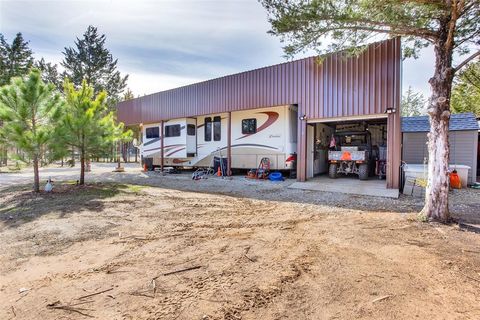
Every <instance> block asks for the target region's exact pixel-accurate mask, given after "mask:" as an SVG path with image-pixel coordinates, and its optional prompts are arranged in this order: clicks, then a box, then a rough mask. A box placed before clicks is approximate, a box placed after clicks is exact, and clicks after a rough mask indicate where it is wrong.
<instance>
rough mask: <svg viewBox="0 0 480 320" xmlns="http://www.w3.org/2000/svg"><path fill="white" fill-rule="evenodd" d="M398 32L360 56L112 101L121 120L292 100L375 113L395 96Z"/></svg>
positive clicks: (303, 106)
mask: <svg viewBox="0 0 480 320" xmlns="http://www.w3.org/2000/svg"><path fill="white" fill-rule="evenodd" d="M400 53H401V49H400V38H395V39H392V40H387V41H382V42H378V43H374V44H372V45H370V46H369V47H368V49H367V50H365V51H364V52H363V53H362V54H361V55H360V56H358V57H352V56H346V55H345V54H344V53H341V52H340V53H333V54H331V55H328V56H327V57H326V58H325V59H324V60H323V62H321V63H319V62H318V61H317V59H316V58H315V57H310V58H305V59H301V60H296V61H291V62H286V63H282V64H278V65H274V66H269V67H264V68H260V69H255V70H251V71H246V72H242V73H238V74H234V75H229V76H225V77H221V78H217V79H212V80H208V81H204V82H200V83H196V84H192V85H188V86H184V87H180V88H176V89H171V90H167V91H162V92H158V93H154V94H151V95H148V96H143V97H140V98H136V99H132V100H129V101H124V102H121V103H119V104H118V119H119V120H120V121H122V122H125V124H126V125H134V124H139V123H152V122H159V121H160V120H167V119H173V118H181V117H191V116H198V115H203V114H212V113H220V112H228V111H236V110H245V109H253V108H260V107H269V106H279V105H287V104H298V105H299V112H301V113H302V114H305V115H306V116H307V117H308V118H309V119H313V118H326V117H342V116H353V115H363V114H381V113H384V111H385V109H386V108H387V107H393V108H396V109H397V110H398V109H399V108H398V103H399V101H400V99H399V97H400V76H401V75H400V73H401V70H400V62H401V56H400Z"/></svg>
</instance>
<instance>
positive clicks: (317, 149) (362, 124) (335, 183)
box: [293, 117, 398, 197]
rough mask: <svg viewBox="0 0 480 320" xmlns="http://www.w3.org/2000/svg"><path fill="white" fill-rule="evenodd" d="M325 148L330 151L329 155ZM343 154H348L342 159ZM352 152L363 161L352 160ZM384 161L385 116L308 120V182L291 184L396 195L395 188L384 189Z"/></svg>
mask: <svg viewBox="0 0 480 320" xmlns="http://www.w3.org/2000/svg"><path fill="white" fill-rule="evenodd" d="M332 137H333V139H332ZM329 151H333V152H331V153H330V154H331V155H330V156H329ZM345 155H346V156H348V157H346V158H344V157H345ZM355 155H358V156H359V157H360V158H358V159H363V160H356V159H357V158H355ZM335 156H337V157H335ZM338 156H340V158H339V157H338ZM386 160H387V118H386V117H381V118H375V119H364V120H350V121H348V120H342V121H321V122H316V123H309V124H308V126H307V178H308V181H307V182H304V183H296V184H294V186H293V187H295V188H299V189H307V190H319V191H331V192H343V193H352V194H364V195H375V196H379V195H380V196H381V195H383V196H386V197H398V190H395V189H387V183H386V179H385V178H386V167H387V161H386ZM332 169H334V170H332ZM365 170H366V171H365ZM365 172H366V173H367V174H365ZM362 174H363V176H362ZM360 177H361V179H360Z"/></svg>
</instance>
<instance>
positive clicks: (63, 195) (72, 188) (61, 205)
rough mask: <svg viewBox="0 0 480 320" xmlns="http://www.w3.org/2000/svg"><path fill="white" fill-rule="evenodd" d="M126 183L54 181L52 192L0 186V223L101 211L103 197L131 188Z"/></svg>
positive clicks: (13, 223)
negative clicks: (50, 214)
mask: <svg viewBox="0 0 480 320" xmlns="http://www.w3.org/2000/svg"><path fill="white" fill-rule="evenodd" d="M131 188H132V186H129V185H126V184H110V183H108V184H102V183H96V184H89V185H84V186H77V185H74V184H56V185H55V188H54V192H52V193H46V192H44V191H42V192H40V193H34V192H32V191H31V188H30V187H25V186H17V187H11V188H8V189H3V190H0V199H1V200H0V223H3V226H4V227H13V228H15V227H18V226H20V225H22V224H24V223H28V222H31V221H34V220H36V219H38V218H40V217H41V216H43V215H46V214H49V213H53V212H56V213H58V214H59V215H58V218H63V217H64V216H65V215H68V214H69V213H74V212H79V211H82V210H91V211H98V212H100V211H102V210H103V209H104V207H105V204H104V203H103V201H101V200H103V199H107V198H111V197H113V196H115V195H117V194H119V193H121V192H124V191H126V190H129V189H131Z"/></svg>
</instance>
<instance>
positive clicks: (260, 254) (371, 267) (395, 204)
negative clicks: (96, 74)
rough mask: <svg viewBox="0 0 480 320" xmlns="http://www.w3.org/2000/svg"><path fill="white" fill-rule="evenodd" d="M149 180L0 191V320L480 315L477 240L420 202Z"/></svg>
mask: <svg viewBox="0 0 480 320" xmlns="http://www.w3.org/2000/svg"><path fill="white" fill-rule="evenodd" d="M138 179H143V178H138ZM130 180H132V179H130ZM133 180H135V179H133ZM149 181H150V184H153V185H155V186H149V187H142V186H136V185H131V184H127V183H119V182H116V183H114V184H110V183H100V184H92V185H90V186H88V187H77V186H73V185H57V187H56V191H55V193H53V194H40V195H33V194H32V193H31V192H30V191H28V190H26V189H25V188H20V187H16V188H10V189H8V190H2V191H0V198H1V199H0V248H1V250H0V274H1V277H0V296H1V297H2V298H1V299H0V319H87V318H90V317H94V318H97V319H414V318H419V319H425V318H428V319H480V234H478V233H476V232H471V231H467V230H465V229H464V228H461V227H460V226H459V225H458V224H452V225H439V224H427V223H422V222H419V221H417V219H416V214H415V212H416V211H417V210H418V208H419V206H421V200H418V199H417V200H416V199H410V198H405V197H402V198H400V199H393V200H392V199H377V198H371V197H360V196H348V195H335V194H329V193H319V192H306V191H300V190H288V191H286V188H284V186H283V185H282V184H278V185H274V184H261V183H253V182H252V183H250V184H245V183H243V182H242V183H243V184H241V182H238V181H223V180H218V181H214V180H213V179H212V180H210V181H200V182H196V183H194V184H192V182H191V181H189V182H188V183H187V182H186V181H188V180H182V179H157V180H155V181H156V182H155V183H151V181H152V180H149ZM134 182H137V181H136V180H135V181H134ZM213 191H215V192H216V193H213ZM479 199H480V193H479V192H478V191H476V190H467V191H465V192H463V193H458V194H453V195H452V201H451V202H452V212H453V214H454V216H455V217H456V218H457V219H459V220H465V221H466V220H468V222H471V221H473V222H474V223H477V222H478V220H480V217H479V215H480V200H479ZM185 269H190V270H185Z"/></svg>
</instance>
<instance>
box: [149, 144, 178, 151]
mask: <svg viewBox="0 0 480 320" xmlns="http://www.w3.org/2000/svg"><path fill="white" fill-rule="evenodd" d="M184 145H185V144H171V145H168V146H164V149H167V148H172V147H179V146H184ZM160 149H162V147H158V148H153V149H148V150H143V152H147V151H153V150H160Z"/></svg>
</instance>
